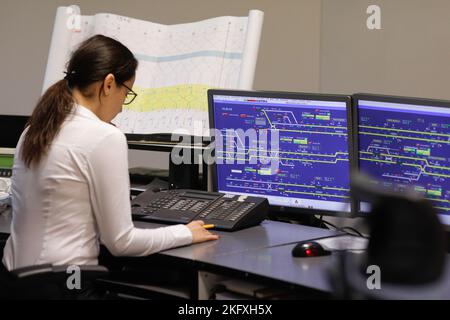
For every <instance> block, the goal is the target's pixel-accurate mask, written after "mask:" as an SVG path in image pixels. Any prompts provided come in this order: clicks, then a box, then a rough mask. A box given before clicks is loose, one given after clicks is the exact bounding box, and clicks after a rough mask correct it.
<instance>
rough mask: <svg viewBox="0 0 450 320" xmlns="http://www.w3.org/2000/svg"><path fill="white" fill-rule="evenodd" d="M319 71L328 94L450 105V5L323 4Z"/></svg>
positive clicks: (394, 1) (429, 1)
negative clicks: (374, 9) (375, 18)
mask: <svg viewBox="0 0 450 320" xmlns="http://www.w3.org/2000/svg"><path fill="white" fill-rule="evenodd" d="M369 4H377V5H379V6H380V8H381V22H382V25H381V26H382V29H381V30H372V31H371V30H368V29H367V27H366V19H367V17H368V14H366V9H367V7H368V5H369ZM320 66H321V72H320V83H321V85H320V88H321V91H323V92H338V93H348V94H351V93H355V92H372V93H382V94H396V95H406V96H419V97H425V98H442V99H450V88H449V85H450V1H448V0H426V1H425V0H370V1H368V0H339V1H336V0H322V19H321V63H320Z"/></svg>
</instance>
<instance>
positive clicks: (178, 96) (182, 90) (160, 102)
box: [123, 84, 211, 112]
mask: <svg viewBox="0 0 450 320" xmlns="http://www.w3.org/2000/svg"><path fill="white" fill-rule="evenodd" d="M210 88H211V87H210V86H206V85H202V84H183V85H176V86H171V87H162V88H140V87H138V86H134V87H133V91H134V92H136V93H137V95H138V96H137V97H136V99H135V100H134V101H133V102H132V103H131V104H129V105H126V106H123V108H124V110H131V111H136V112H149V111H161V110H164V109H194V110H200V111H208V94H207V91H208V89H210Z"/></svg>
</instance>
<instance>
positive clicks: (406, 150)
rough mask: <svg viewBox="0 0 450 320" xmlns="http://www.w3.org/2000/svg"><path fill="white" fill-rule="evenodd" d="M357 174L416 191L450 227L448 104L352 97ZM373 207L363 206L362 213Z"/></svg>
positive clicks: (380, 182)
mask: <svg viewBox="0 0 450 320" xmlns="http://www.w3.org/2000/svg"><path fill="white" fill-rule="evenodd" d="M353 101H354V112H353V113H354V118H355V119H354V120H355V123H356V124H357V125H358V130H357V137H356V140H357V143H356V144H357V146H358V165H359V170H360V171H361V172H363V173H365V174H367V175H368V176H369V177H370V178H371V179H373V182H374V183H377V184H379V185H381V186H385V187H387V188H390V189H395V190H397V191H400V192H404V191H406V190H415V191H416V192H418V193H420V194H422V195H423V196H424V197H425V198H426V199H428V200H429V201H431V203H432V204H433V206H434V208H435V209H436V210H437V212H438V214H439V217H440V219H441V221H442V222H443V223H444V224H446V225H449V224H450V101H439V100H430V99H419V98H406V97H393V96H383V95H372V94H357V95H355V96H354V99H353ZM369 210H370V204H369V203H366V202H361V203H360V206H359V212H360V213H361V214H364V213H367V212H368V211H369Z"/></svg>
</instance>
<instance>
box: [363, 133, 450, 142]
mask: <svg viewBox="0 0 450 320" xmlns="http://www.w3.org/2000/svg"><path fill="white" fill-rule="evenodd" d="M359 134H364V135H369V136H379V137H388V138H389V137H391V138H398V139H407V140H418V141H427V142H436V143H447V144H450V141H443V140H433V139H425V138H414V137H407V136H396V135H391V134H381V133H372V132H365V131H360V132H359Z"/></svg>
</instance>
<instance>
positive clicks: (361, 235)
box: [340, 227, 365, 238]
mask: <svg viewBox="0 0 450 320" xmlns="http://www.w3.org/2000/svg"><path fill="white" fill-rule="evenodd" d="M340 229H341V231H343V232H345V230H350V231H353V232H354V233H356V235H358V236H360V237H363V238H365V237H364V235H363V234H362V233H361V232H359V231H358V230H356V229H355V228H352V227H342V228H340ZM346 233H348V234H351V233H349V232H346Z"/></svg>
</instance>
